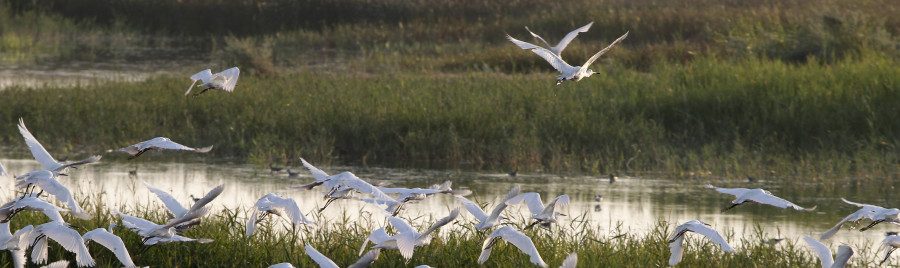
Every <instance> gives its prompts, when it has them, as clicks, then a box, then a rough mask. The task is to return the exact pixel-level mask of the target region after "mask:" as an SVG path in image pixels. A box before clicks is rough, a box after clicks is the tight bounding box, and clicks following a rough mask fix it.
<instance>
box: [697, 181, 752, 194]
mask: <svg viewBox="0 0 900 268" xmlns="http://www.w3.org/2000/svg"><path fill="white" fill-rule="evenodd" d="M705 187H706V188H709V189H715V190H716V192H720V193H723V194H730V195H733V196H734V197H739V196H741V195H743V194H744V193H746V192H748V191H750V189H747V188H721V187H715V186H713V185H712V184H707V185H706V186H705Z"/></svg>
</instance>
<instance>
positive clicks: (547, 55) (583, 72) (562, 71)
mask: <svg viewBox="0 0 900 268" xmlns="http://www.w3.org/2000/svg"><path fill="white" fill-rule="evenodd" d="M627 36H628V33H627V32H626V33H625V34H623V35H622V36H621V37H619V38H618V39H616V40H615V41H613V42H612V44H610V45H609V46H607V47H606V48H604V49H602V50H600V51H599V52H597V53H596V54H594V56H591V58H589V59H588V60H587V61H585V62H584V64H582V65H581V66H572V65H569V64H568V63H566V61H564V60H563V59H562V58H561V57H559V56H557V55H556V54H553V51H550V50H547V49H546V48H542V47H539V46H536V45H534V44H531V43H528V42H525V41H521V40H518V39H515V38H513V37H512V36H509V35H507V36H506V38H507V39H509V41H511V42H513V44H516V46H519V48H521V49H524V50H530V51H531V52H534V54H537V55H538V56H540V57H541V58H543V59H544V60H546V61H547V62H548V63H550V65H551V66H553V68H554V69H556V71H557V72H559V76H557V77H556V85H559V84H562V82H563V81H567V80H568V81H580V80H581V79H582V78H585V77H590V76H591V75H593V74H595V73H596V72H594V70H591V69H588V67H590V66H591V64H594V61H597V59H599V58H600V56H601V55H603V54H604V53H606V52H607V51H609V50H610V49H611V48H612V47H613V46H615V45H616V44H618V43H619V42H622V40H625V37H627Z"/></svg>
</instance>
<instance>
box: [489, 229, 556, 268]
mask: <svg viewBox="0 0 900 268" xmlns="http://www.w3.org/2000/svg"><path fill="white" fill-rule="evenodd" d="M500 240H505V241H506V242H508V243H510V244H512V245H513V246H516V248H518V249H519V250H520V251H522V253H525V254H527V255H528V256H529V257H530V258H529V260H530V261H531V263H534V264H535V265H537V266H540V267H544V268H547V263H546V262H544V259H543V258H541V254H540V253H538V251H537V248H536V247H535V246H534V242H532V241H531V238H529V237H528V236H527V235H525V234H524V233H522V232H519V231H517V230H516V229H513V228H512V227H509V226H503V227H500V229H497V230H495V231H494V232H492V233H491V235H490V236H488V238H487V239H486V240H484V244H482V246H481V255H479V256H478V264H484V262H486V261H487V260H488V258H490V257H491V249H493V248H494V246H496V244H497V242H499V241H500Z"/></svg>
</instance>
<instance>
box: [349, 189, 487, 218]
mask: <svg viewBox="0 0 900 268" xmlns="http://www.w3.org/2000/svg"><path fill="white" fill-rule="evenodd" d="M452 186H453V182H451V181H445V182H444V183H442V184H435V185H432V186H431V187H429V188H425V189H423V188H390V187H377V188H378V189H379V190H381V192H383V193H385V194H388V195H396V196H397V197H396V198H395V200H396V201H397V203H391V202H387V204H386V205H387V206H388V208H387V210H388V211H389V212H391V216H397V214H398V213H399V212H400V209H401V208H402V206H403V204H406V203H409V202H415V201H420V200H425V198H426V197H428V196H431V195H435V194H451V195H460V196H467V195H470V194H472V191H470V190H453V188H452ZM364 201H367V202H369V200H364ZM370 203H376V204H377V203H385V202H384V200H375V202H370Z"/></svg>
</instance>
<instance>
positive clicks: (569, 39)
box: [552, 21, 594, 54]
mask: <svg viewBox="0 0 900 268" xmlns="http://www.w3.org/2000/svg"><path fill="white" fill-rule="evenodd" d="M591 25H594V22H593V21H592V22H591V23H588V24H587V25H585V26H581V27H579V28H578V29H575V30H573V31H571V32H569V33H568V34H566V36H565V37H563V39H562V40H559V43H557V44H556V46H555V47H553V48H552V49H553V50H556V52H557V53H558V54H562V51H563V50H564V49H566V47H567V46H569V43H571V42H572V40H575V37H578V34H579V33H586V32H587V31H588V30H590V29H591Z"/></svg>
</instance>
